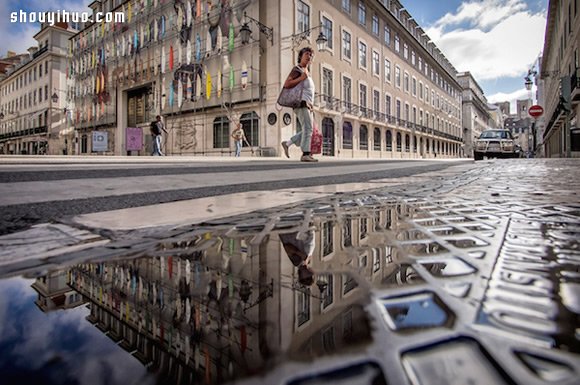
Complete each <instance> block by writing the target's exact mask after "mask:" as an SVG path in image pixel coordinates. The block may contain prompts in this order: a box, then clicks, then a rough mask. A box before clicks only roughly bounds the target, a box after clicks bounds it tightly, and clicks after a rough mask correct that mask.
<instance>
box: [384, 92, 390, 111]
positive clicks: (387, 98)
mask: <svg viewBox="0 0 580 385" xmlns="http://www.w3.org/2000/svg"><path fill="white" fill-rule="evenodd" d="M385 114H387V115H391V96H390V95H385Z"/></svg>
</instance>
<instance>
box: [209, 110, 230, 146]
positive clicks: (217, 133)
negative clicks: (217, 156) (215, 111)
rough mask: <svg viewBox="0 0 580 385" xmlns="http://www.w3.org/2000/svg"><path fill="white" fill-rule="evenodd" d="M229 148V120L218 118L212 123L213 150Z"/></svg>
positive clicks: (222, 117) (225, 117)
mask: <svg viewBox="0 0 580 385" xmlns="http://www.w3.org/2000/svg"><path fill="white" fill-rule="evenodd" d="M229 147H230V120H229V119H228V117H227V116H218V117H217V118H215V119H214V121H213V148H229Z"/></svg>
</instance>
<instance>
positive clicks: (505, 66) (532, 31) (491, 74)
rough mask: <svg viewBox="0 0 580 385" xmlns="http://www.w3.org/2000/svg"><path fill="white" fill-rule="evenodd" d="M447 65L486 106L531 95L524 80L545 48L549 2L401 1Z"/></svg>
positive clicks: (479, 0) (480, 0)
mask: <svg viewBox="0 0 580 385" xmlns="http://www.w3.org/2000/svg"><path fill="white" fill-rule="evenodd" d="M400 1H401V4H403V6H404V7H405V8H406V9H407V10H408V11H409V13H410V14H411V16H412V17H413V18H414V19H415V20H416V21H417V23H418V24H419V25H420V26H421V27H422V28H423V30H425V32H426V33H427V35H428V36H429V37H430V38H431V40H433V42H434V43H435V44H436V45H437V47H439V49H440V50H441V52H442V53H443V54H444V55H445V56H446V57H447V59H448V60H449V62H450V63H451V64H452V65H453V66H454V67H455V69H456V70H457V71H459V72H463V71H469V72H471V74H472V75H473V77H474V78H475V80H476V81H477V83H478V84H479V86H480V87H481V89H482V90H483V92H484V94H485V96H486V98H487V100H488V102H489V103H496V102H503V101H509V102H511V103H512V107H511V108H512V113H513V112H514V111H515V101H516V100H518V99H526V98H528V97H529V95H530V93H529V91H527V90H526V89H525V87H524V76H526V74H527V73H528V70H529V69H530V68H532V67H533V66H534V65H535V63H536V62H537V59H538V56H539V55H540V53H541V51H542V49H543V47H544V33H545V29H546V16H547V6H548V0H468V1H459V0H400Z"/></svg>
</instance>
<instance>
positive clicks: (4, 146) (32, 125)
mask: <svg viewBox="0 0 580 385" xmlns="http://www.w3.org/2000/svg"><path fill="white" fill-rule="evenodd" d="M72 35H74V32H73V30H72V29H71V28H69V27H68V25H67V24H64V23H56V24H55V25H54V26H50V25H48V24H43V25H41V29H40V31H39V32H38V33H37V34H36V35H35V36H34V38H35V39H36V40H37V41H38V47H31V48H30V49H29V55H28V57H26V58H25V59H24V60H21V61H19V62H16V63H13V64H12V65H11V66H8V67H7V68H6V72H5V73H4V76H3V77H2V78H0V117H1V118H2V119H1V120H0V153H3V154H51V155H63V154H65V155H66V154H70V153H71V151H72V148H73V137H72V133H73V132H74V131H73V127H72V121H71V120H70V119H69V117H70V114H71V109H72V99H71V97H70V96H71V95H70V90H71V89H72V88H71V84H72V80H71V79H70V78H68V77H67V76H66V68H67V65H68V61H69V60H68V55H69V53H68V50H67V49H68V43H69V38H70V37H71V36H72Z"/></svg>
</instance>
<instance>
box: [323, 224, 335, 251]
mask: <svg viewBox="0 0 580 385" xmlns="http://www.w3.org/2000/svg"><path fill="white" fill-rule="evenodd" d="M333 234H334V225H333V224H332V222H325V223H324V224H323V225H322V255H323V256H327V255H329V254H330V253H332V252H333V251H334V240H333Z"/></svg>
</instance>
